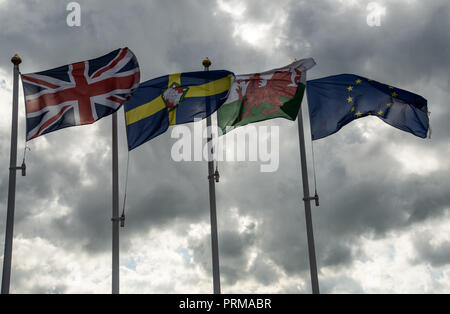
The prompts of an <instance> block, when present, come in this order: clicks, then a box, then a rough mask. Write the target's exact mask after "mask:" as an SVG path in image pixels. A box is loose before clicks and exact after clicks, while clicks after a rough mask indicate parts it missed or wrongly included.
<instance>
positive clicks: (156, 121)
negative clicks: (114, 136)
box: [124, 70, 233, 150]
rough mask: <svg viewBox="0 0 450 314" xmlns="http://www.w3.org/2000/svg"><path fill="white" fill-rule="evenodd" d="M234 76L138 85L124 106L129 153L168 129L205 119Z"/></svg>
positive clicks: (209, 74)
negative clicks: (172, 126)
mask: <svg viewBox="0 0 450 314" xmlns="http://www.w3.org/2000/svg"><path fill="white" fill-rule="evenodd" d="M232 77H233V73H232V72H229V71H224V70H220V71H201V72H190V73H177V74H171V75H165V76H162V77H159V78H156V79H153V80H150V81H147V82H144V83H142V84H140V85H139V88H138V89H137V90H136V91H135V92H134V93H133V95H132V96H131V98H130V99H129V100H128V101H127V102H126V103H125V105H124V107H125V115H126V123H127V137H128V149H129V150H132V149H134V148H136V147H138V146H139V145H141V144H143V143H145V142H147V141H149V140H151V139H153V138H155V137H157V136H158V135H160V134H162V133H164V132H165V131H166V130H167V129H168V128H169V126H171V125H175V124H183V123H188V122H193V121H194V119H197V118H198V119H204V118H206V117H208V116H210V115H211V114H212V113H214V112H215V111H216V110H217V109H219V107H220V106H221V105H222V104H223V103H224V102H225V100H226V95H227V94H228V90H229V89H230V86H231V79H232Z"/></svg>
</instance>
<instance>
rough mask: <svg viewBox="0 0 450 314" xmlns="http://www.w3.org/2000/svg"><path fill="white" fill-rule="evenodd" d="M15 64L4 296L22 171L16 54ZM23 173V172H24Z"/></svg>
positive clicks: (7, 283)
mask: <svg viewBox="0 0 450 314" xmlns="http://www.w3.org/2000/svg"><path fill="white" fill-rule="evenodd" d="M11 62H12V63H13V64H14V82H13V107H12V123H11V151H10V157H9V186H8V209H7V214H6V232H5V251H4V255H3V275H2V294H9V284H10V279H11V259H12V246H13V234H14V207H15V201H16V171H17V170H19V169H22V171H23V168H22V167H17V124H18V122H17V120H18V110H19V64H20V63H22V59H20V57H19V56H18V55H17V54H16V55H15V56H14V57H12V59H11ZM22 173H23V172H22Z"/></svg>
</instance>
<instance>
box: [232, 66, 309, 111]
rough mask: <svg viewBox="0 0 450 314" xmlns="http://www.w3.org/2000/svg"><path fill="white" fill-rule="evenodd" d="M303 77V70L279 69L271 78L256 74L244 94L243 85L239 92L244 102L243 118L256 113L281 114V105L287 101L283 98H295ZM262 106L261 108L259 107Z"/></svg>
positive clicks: (240, 98) (250, 79)
mask: <svg viewBox="0 0 450 314" xmlns="http://www.w3.org/2000/svg"><path fill="white" fill-rule="evenodd" d="M300 77H301V71H299V70H298V69H295V72H289V71H278V72H275V73H274V74H273V76H272V77H271V78H269V79H265V78H264V77H261V75H260V74H255V75H253V76H252V77H250V78H249V79H248V80H245V81H248V82H249V83H248V86H247V89H246V93H245V95H244V93H243V88H242V86H239V87H238V89H237V93H238V95H239V100H240V101H241V102H242V112H241V117H240V118H241V119H244V118H246V117H253V116H255V115H260V114H262V115H270V114H281V112H280V111H279V110H280V107H281V106H282V105H283V104H284V103H285V100H283V99H282V98H293V97H294V96H295V93H296V92H297V85H298V83H299V80H300ZM258 107H261V108H258Z"/></svg>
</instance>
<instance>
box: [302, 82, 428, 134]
mask: <svg viewBox="0 0 450 314" xmlns="http://www.w3.org/2000/svg"><path fill="white" fill-rule="evenodd" d="M306 92H307V97H308V104H309V115H310V123H311V133H312V138H313V140H317V139H320V138H324V137H326V136H328V135H331V134H333V133H336V132H337V131H339V130H340V129H341V128H342V127H343V126H344V125H346V124H348V123H350V122H351V121H353V120H355V119H358V118H362V117H367V116H369V115H371V116H376V117H378V118H380V119H381V120H383V121H384V122H386V123H387V124H390V125H391V126H393V127H396V128H398V129H400V130H403V131H405V132H409V133H412V134H414V135H416V136H418V137H422V138H426V137H427V134H428V129H429V121H428V108H427V100H426V99H424V98H423V97H421V96H419V95H416V94H413V93H411V92H408V91H405V90H403V89H399V88H396V87H393V86H389V85H386V84H382V83H379V82H376V81H374V80H371V79H367V78H364V77H362V76H357V75H354V74H340V75H335V76H328V77H324V78H320V79H316V80H310V81H308V82H307V85H306Z"/></svg>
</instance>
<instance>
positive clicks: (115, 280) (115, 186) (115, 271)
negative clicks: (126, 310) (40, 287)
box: [112, 111, 121, 294]
mask: <svg viewBox="0 0 450 314" xmlns="http://www.w3.org/2000/svg"><path fill="white" fill-rule="evenodd" d="M117 134H118V132H117V111H116V112H115V113H114V114H113V115H112V205H113V206H112V217H113V218H112V294H119V221H120V219H121V218H120V217H119V149H118V140H117V138H118V135H117Z"/></svg>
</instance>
